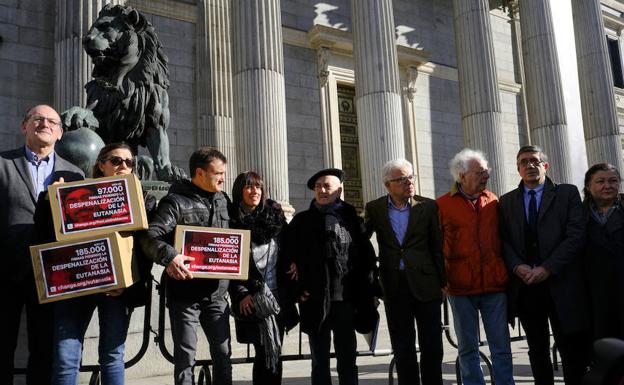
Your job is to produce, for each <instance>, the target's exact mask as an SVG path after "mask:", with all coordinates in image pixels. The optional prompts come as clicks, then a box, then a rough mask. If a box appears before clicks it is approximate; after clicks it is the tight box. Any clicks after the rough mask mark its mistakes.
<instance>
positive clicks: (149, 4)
mask: <svg viewBox="0 0 624 385" xmlns="http://www.w3.org/2000/svg"><path fill="white" fill-rule="evenodd" d="M127 4H128V5H131V6H133V7H134V8H136V9H137V10H139V11H141V12H146V13H151V14H154V15H158V16H163V17H168V18H171V19H174V20H182V21H186V22H189V23H197V9H198V8H197V5H195V4H189V3H184V2H180V1H171V0H128V1H127Z"/></svg>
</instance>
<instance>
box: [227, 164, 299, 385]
mask: <svg viewBox="0 0 624 385" xmlns="http://www.w3.org/2000/svg"><path fill="white" fill-rule="evenodd" d="M232 199H233V202H232V205H231V207H230V227H232V228H238V229H248V230H251V256H250V261H249V279H248V280H247V281H242V282H241V281H231V282H230V294H231V297H232V309H233V312H234V315H235V318H236V339H237V340H238V342H240V343H252V344H253V345H254V350H255V352H256V355H255V357H254V364H253V383H254V384H256V385H258V384H262V385H271V384H280V383H281V381H282V361H281V359H280V354H281V342H282V339H283V336H284V330H285V329H286V330H290V329H291V328H293V327H294V326H295V325H296V324H297V311H296V308H295V305H294V303H295V301H294V298H289V294H291V293H294V292H295V290H292V289H289V287H288V286H289V285H292V284H293V283H294V280H295V279H296V268H295V265H294V263H291V262H290V261H288V260H287V259H286V258H287V257H286V256H284V255H283V254H282V253H281V252H280V251H281V248H280V243H281V239H282V238H283V236H284V232H285V229H286V218H285V217H284V212H283V211H282V207H281V206H280V205H279V204H278V203H277V202H275V201H272V200H270V199H267V197H266V192H265V188H264V182H263V181H262V177H261V176H260V175H258V174H257V173H255V172H253V171H247V172H244V173H242V174H240V175H238V177H237V178H236V180H235V181H234V186H233V188H232Z"/></svg>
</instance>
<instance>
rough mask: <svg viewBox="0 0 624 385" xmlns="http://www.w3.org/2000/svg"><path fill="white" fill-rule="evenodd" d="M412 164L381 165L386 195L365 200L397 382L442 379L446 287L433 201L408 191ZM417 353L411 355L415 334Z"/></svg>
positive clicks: (432, 384)
mask: <svg viewBox="0 0 624 385" xmlns="http://www.w3.org/2000/svg"><path fill="white" fill-rule="evenodd" d="M412 170H413V169H412V165H411V163H409V162H408V161H406V160H404V159H397V160H392V161H389V162H388V163H386V164H385V165H384V166H383V169H382V173H383V175H382V176H383V181H384V185H385V187H386V189H387V190H388V194H387V195H384V196H382V197H380V198H378V199H376V200H374V201H371V202H368V203H367V204H366V226H367V229H368V231H369V232H370V233H372V232H373V231H374V232H375V233H376V234H377V242H378V243H379V271H380V279H381V285H382V288H383V299H384V303H385V309H386V318H387V320H388V329H389V331H390V342H391V344H392V350H393V353H394V358H395V360H396V365H397V374H398V377H399V385H408V384H409V385H413V384H420V383H421V377H422V384H425V385H441V384H442V356H443V350H442V326H441V325H442V316H441V308H440V305H441V303H442V298H443V290H444V287H445V286H446V274H445V271H444V262H443V259H442V238H441V234H440V228H439V225H438V209H437V206H436V203H435V201H433V200H431V199H428V198H424V197H421V196H418V195H414V191H415V190H414V175H413V171H412ZM414 319H416V324H417V327H418V344H419V347H420V352H421V355H420V357H421V362H420V373H419V368H418V365H417V362H418V361H417V358H416V333H415V329H414Z"/></svg>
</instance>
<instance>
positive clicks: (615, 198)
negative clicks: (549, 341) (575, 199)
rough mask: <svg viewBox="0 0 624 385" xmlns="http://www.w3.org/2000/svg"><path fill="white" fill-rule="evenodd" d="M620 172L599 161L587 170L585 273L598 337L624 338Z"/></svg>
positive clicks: (623, 213)
mask: <svg viewBox="0 0 624 385" xmlns="http://www.w3.org/2000/svg"><path fill="white" fill-rule="evenodd" d="M620 182H621V179H620V173H619V171H618V169H617V168H615V167H614V166H612V165H610V164H607V163H599V164H596V165H594V166H592V167H590V169H589V170H587V172H586V173H585V183H584V185H585V187H584V189H583V195H584V200H583V207H584V210H585V217H586V220H587V244H586V248H585V259H584V261H585V264H586V268H585V272H586V277H587V281H588V287H589V298H590V305H591V307H590V308H591V320H592V332H593V338H594V340H598V339H601V338H605V337H615V338H620V339H624V207H623V206H622V196H623V195H622V194H621V193H620V192H619V190H620Z"/></svg>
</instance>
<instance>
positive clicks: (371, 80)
mask: <svg viewBox="0 0 624 385" xmlns="http://www.w3.org/2000/svg"><path fill="white" fill-rule="evenodd" d="M351 20H352V23H353V51H354V61H355V92H356V112H357V119H358V134H359V138H358V139H359V144H360V162H361V168H362V192H363V195H364V202H368V201H370V200H372V199H375V198H377V197H379V196H381V195H383V194H386V189H385V188H384V186H383V181H382V176H381V167H382V166H383V165H384V163H386V162H387V161H389V160H391V159H396V158H404V157H405V141H404V133H403V116H402V111H401V104H402V101H401V88H400V81H399V70H398V61H397V49H396V41H395V40H396V39H395V28H394V17H393V11H392V1H391V0H358V1H351ZM371 149H374V151H371Z"/></svg>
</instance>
